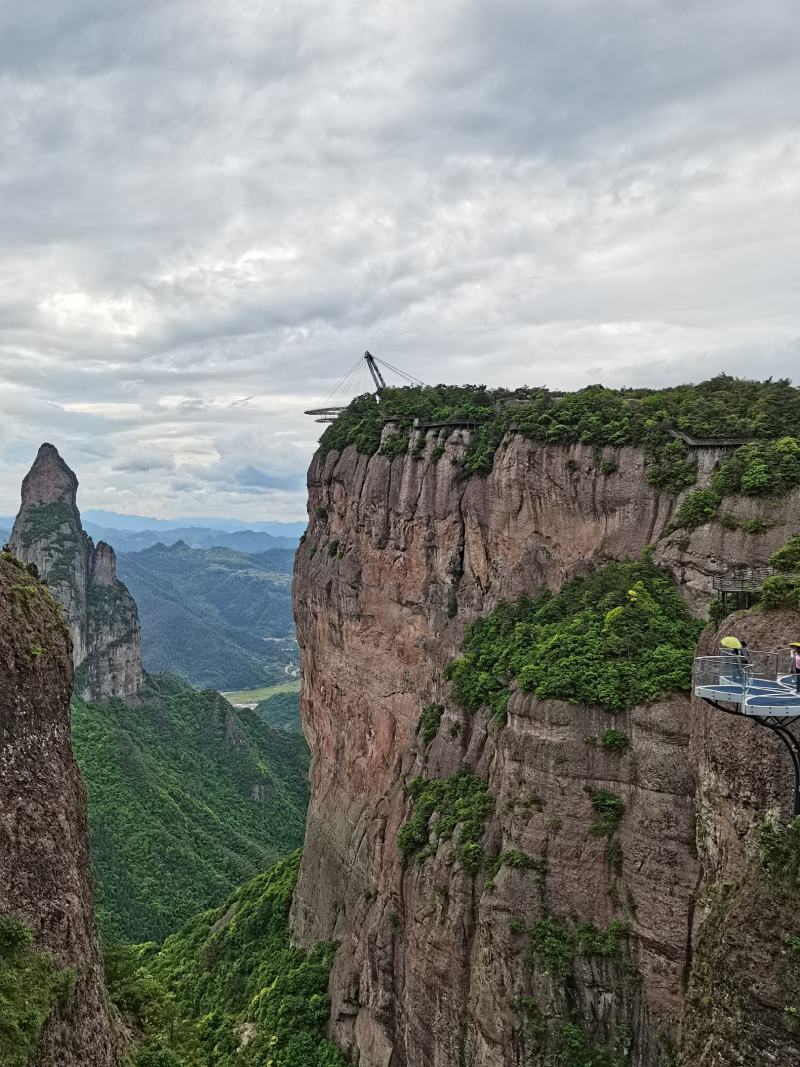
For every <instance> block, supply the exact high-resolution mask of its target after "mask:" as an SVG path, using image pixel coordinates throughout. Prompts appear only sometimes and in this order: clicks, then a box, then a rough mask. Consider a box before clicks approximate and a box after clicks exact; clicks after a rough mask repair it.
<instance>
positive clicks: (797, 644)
mask: <svg viewBox="0 0 800 1067" xmlns="http://www.w3.org/2000/svg"><path fill="white" fill-rule="evenodd" d="M789 648H800V641H790V642H789Z"/></svg>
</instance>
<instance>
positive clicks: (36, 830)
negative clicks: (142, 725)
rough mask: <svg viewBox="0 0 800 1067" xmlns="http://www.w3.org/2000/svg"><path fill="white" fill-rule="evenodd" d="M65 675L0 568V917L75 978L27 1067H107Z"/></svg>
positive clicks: (53, 623)
mask: <svg viewBox="0 0 800 1067" xmlns="http://www.w3.org/2000/svg"><path fill="white" fill-rule="evenodd" d="M72 673H73V667H72V647H71V641H70V637H69V633H68V631H67V628H66V627H65V625H64V622H63V620H62V617H61V613H60V611H59V609H58V607H57V605H56V603H55V601H54V600H53V598H52V597H51V596H50V594H49V593H48V591H47V590H46V589H45V588H44V587H43V586H42V585H40V584H39V583H38V582H36V581H35V580H34V579H33V578H32V577H31V576H30V575H29V574H28V573H27V571H26V570H25V569H24V568H22V566H21V565H20V564H18V563H16V562H11V561H10V560H8V559H0V914H3V915H11V916H13V917H14V918H16V919H18V920H19V921H21V922H23V923H25V924H26V925H27V926H28V927H30V929H31V930H32V932H33V938H34V946H35V947H36V948H38V949H45V950H47V951H49V952H50V953H52V955H53V957H54V958H55V960H56V962H57V964H58V966H59V967H60V968H73V969H74V973H75V984H74V987H73V989H72V992H71V993H70V994H69V995H68V997H67V998H66V1000H65V1002H63V1003H61V1004H59V1005H57V1006H56V1008H55V1010H54V1011H53V1013H52V1014H51V1016H50V1017H49V1019H48V1020H47V1022H46V1023H45V1025H44V1029H43V1030H42V1032H41V1035H40V1037H39V1041H38V1043H37V1045H36V1051H35V1054H34V1059H33V1064H34V1065H35V1067H111V1065H113V1064H115V1063H116V1062H117V1059H116V1056H115V1054H114V1045H113V1041H112V1028H111V1024H110V1021H109V1009H108V1004H107V1000H106V993H105V987H104V980H103V969H102V964H101V960H100V952H99V948H98V940H97V931H96V928H95V920H94V893H93V887H92V879H91V873H90V866H89V838H88V829H87V823H86V798H85V794H84V788H83V782H82V779H81V775H80V771H79V770H78V766H77V764H76V763H75V760H74V758H73V755H72V746H71V741H70V720H69V698H70V694H71V690H72ZM0 1058H2V1057H0Z"/></svg>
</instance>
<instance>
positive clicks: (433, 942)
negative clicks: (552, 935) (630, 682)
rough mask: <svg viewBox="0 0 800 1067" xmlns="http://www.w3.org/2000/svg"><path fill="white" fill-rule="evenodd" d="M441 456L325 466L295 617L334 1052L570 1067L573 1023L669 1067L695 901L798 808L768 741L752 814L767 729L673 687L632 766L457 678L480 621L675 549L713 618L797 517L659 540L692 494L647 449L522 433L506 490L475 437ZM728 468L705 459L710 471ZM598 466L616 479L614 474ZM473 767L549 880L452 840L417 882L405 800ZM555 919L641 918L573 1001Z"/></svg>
mask: <svg viewBox="0 0 800 1067" xmlns="http://www.w3.org/2000/svg"><path fill="white" fill-rule="evenodd" d="M436 444H437V441H436V440H435V435H433V434H431V435H429V439H428V441H427V443H426V448H425V451H424V453H423V455H422V457H421V458H413V457H411V456H406V457H402V458H400V459H397V460H395V461H393V462H390V461H389V460H388V459H386V458H384V457H381V456H373V457H371V458H367V457H364V456H360V455H358V454H357V453H356V452H355V450H354V449H352V448H350V449H347V450H346V451H345V452H344V453H343V454H341V455H339V454H337V453H331V454H329V455H328V456H327V457H325V458H324V459H323V458H321V457H317V458H316V459H315V460H314V462H313V463H312V466H311V469H310V472H309V512H310V516H311V519H310V525H309V530H308V534H307V537H306V539H305V542H304V544H303V545H302V546H301V548H300V550H299V552H298V555H297V562H296V571H295V583H294V600H295V613H296V619H297V626H298V638H299V641H300V646H301V652H302V668H303V694H302V706H303V720H304V727H305V731H306V735H307V737H308V740H309V742H310V745H311V750H312V769H311V785H312V799H311V807H310V811H309V820H308V828H307V835H306V845H305V851H304V856H303V864H302V869H301V875H300V880H299V884H298V888H297V892H296V896H295V902H294V909H293V922H294V929H295V931H296V934H297V936H298V938H299V939H300V940H301V941H302V942H304V943H306V944H310V943H312V942H313V941H314V940H316V939H319V938H323V939H333V940H336V941H338V942H339V943H340V948H339V952H338V954H337V957H336V962H335V965H334V970H333V973H332V976H331V994H332V1021H331V1033H332V1036H333V1038H334V1039H335V1040H336V1041H338V1042H339V1043H340V1044H341V1046H342V1047H343V1048H344V1049H346V1050H347V1051H348V1052H349V1053H350V1054H351V1056H352V1057H353V1062H354V1063H356V1064H359V1065H361V1067H411V1065H414V1067H428V1065H431V1067H445V1065H447V1067H451V1065H463V1067H501V1065H502V1067H513V1065H518V1067H522V1065H523V1064H529V1063H547V1062H550V1060H549V1059H547V1058H546V1057H548V1056H552V1054H553V1047H552V1045H551V1035H552V1033H554V1032H555V1031H556V1030H558V1029H559V1028H560V1029H561V1030H562V1031H563V1029H564V1026H566V1025H567V1024H569V1023H570V1020H573V1019H574V1020H577V1021H578V1022H581V1023H583V1024H585V1025H586V1026H587V1028H588V1029H590V1030H591V1031H592V1032H593V1033H595V1034H597V1035H599V1036H600V1037H601V1038H602V1037H603V1036H604V1035H606V1036H610V1035H611V1034H612V1033H613V1034H617V1035H618V1034H619V1033H626V1034H627V1035H628V1036H627V1038H626V1045H625V1055H626V1056H627V1057H628V1058H627V1059H626V1062H630V1063H632V1064H642V1065H651V1064H652V1065H654V1064H658V1063H662V1062H663V1063H667V1062H668V1060H667V1058H666V1057H667V1056H668V1055H671V1054H672V1053H671V1052H670V1049H671V1048H672V1047H674V1046H675V1045H676V1044H677V1042H678V1041H679V1038H680V1032H681V1024H682V1021H683V1018H684V1011H685V998H686V992H687V988H688V985H689V981H690V973H691V961H692V951H693V943H694V939H695V937H696V933H697V930H698V929H699V928H700V926H701V919H702V917H703V915H702V914H701V912H702V909H698V905H697V901H698V887H699V886H701V885H704V884H705V883H706V882H709V881H714V880H715V879H718V878H720V877H724V876H725V872H727V871H728V870H729V869H730V870H732V871H734V870H735V871H739V870H741V868H742V864H743V863H744V858H745V844H744V842H745V841H746V839H747V834H748V832H749V831H750V830H751V829H752V826H753V821H754V817H755V813H756V812H760V813H762V814H763V811H764V810H765V809H767V808H769V807H770V805H772V807H773V809H774V808H775V807H776V806H777V807H780V806H781V804H782V803H783V802H784V799H785V797H784V795H783V792H784V791H783V790H782V787H780V786H778V785H774V786H770V785H768V784H766V780H765V778H764V774H765V773H769V774H770V775H772V777H771V778H770V779H769V781H770V782H776V783H777V782H780V783H783V782H784V781H785V775H786V767H785V764H784V762H783V755H782V753H781V751H780V748H779V747H778V746H776V743H775V741H774V739H773V738H771V737H769V736H765V737H759V738H758V739H757V744H758V746H759V748H758V751H759V752H760V753H761V757H760V764H759V768H760V769H759V772H758V774H756V773H754V772H752V770H751V772H750V773H749V774H748V775H747V776H746V781H747V783H748V786H747V789H746V792H747V798H746V799H745V800H744V802H743V801H742V798H741V796H740V795H739V793H738V789H737V785H736V783H738V782H739V779H738V778H737V777H736V775H737V773H738V766H739V765H740V764H742V763H744V762H746V753H747V752H748V751H750V750H751V748H750V746H751V744H752V740H753V739H752V737H751V733H752V727H751V724H748V723H746V722H744V723H738V722H734V724H733V727H731V728H729V729H728V730H727V732H725V731H723V730H721V729H720V728H719V725H718V724H717V723H716V722H715V721H713V720H709V718H708V715H707V713H706V711H705V708H704V706H703V705H700V706H696V705H695V704H693V703H692V702H690V701H689V699H688V697H683V696H681V695H676V696H673V697H671V698H669V699H666V700H664V701H662V702H661V703H659V704H656V705H653V706H650V707H647V708H639V709H634V710H633V711H632V712H631V713H629V714H628V715H626V716H624V717H622V718H620V717H618V719H617V724H619V723H620V722H621V721H622V719H624V725H619V729H621V730H623V731H624V732H626V733H627V734H628V735H629V737H630V738H631V745H630V748H629V750H628V751H627V752H626V753H624V754H623V755H619V754H613V753H609V752H607V751H605V750H603V749H602V748H598V747H595V746H591V745H587V743H586V740H585V739H586V738H587V737H592V736H595V737H596V736H597V735H598V734H601V733H602V732H603V730H604V729H606V728H607V726H608V723H609V716H608V714H607V713H604V712H602V711H601V710H599V709H597V708H591V707H580V706H577V707H576V706H573V705H566V704H562V703H559V702H555V701H548V702H537V701H536V700H534V699H533V698H531V697H530V696H527V695H523V694H516V695H515V696H513V697H512V701H511V705H510V714H509V720H508V723H507V724H506V725H505V726H503V727H500V726H498V725H497V724H495V723H492V722H487V720H486V718H485V717H483V716H479V715H476V716H474V717H470V716H468V715H466V714H465V713H463V712H462V711H460V710H459V709H458V708H457V707H456V706H455V705H453V704H452V702H449V701H448V691H447V685H446V683H445V682H444V680H443V668H444V666H445V665H446V663H447V662H448V661H449V660H451V659H452V658H454V657H455V656H457V655H458V653H459V650H460V647H461V640H462V636H463V629H464V625H465V624H466V623H467V622H469V621H470V620H472V619H474V618H475V617H476V616H478V615H480V614H483V613H485V612H487V611H490V610H491V609H492V608H493V607H494V606H496V604H497V603H498V602H499V601H501V600H505V599H509V598H513V597H515V596H517V595H518V594H520V593H522V592H525V593H535V592H536V591H537V590H539V589H540V588H542V587H544V586H546V587H549V588H551V589H557V588H559V587H560V586H561V585H562V584H563V582H564V580H565V579H566V578H568V577H569V576H571V575H573V574H575V573H577V572H580V570H581V569H583V568H587V567H591V566H592V565H594V564H596V563H597V562H598V561H601V560H603V559H607V558H620V557H625V556H636V555H638V553H639V552H640V551H641V550H642V548H643V547H644V546H645V545H647V544H649V543H653V542H656V541H659V538H661V540H660V542H659V544H658V548H657V553H656V555H657V558H658V559H660V560H661V562H663V563H664V565H666V566H668V567H669V568H670V569H671V571H672V573H673V574H674V575H675V577H676V579H677V580H678V582H679V583H680V584H681V586H682V588H683V590H684V591H685V593H686V596H687V599H688V600H689V602H690V603H692V604H695V605H700V606H703V605H705V604H707V603H708V600H709V599H710V593H711V588H710V587H711V576H712V575H713V574H714V573H717V572H718V570H719V569H720V568H721V567H723V566H724V565H725V564H726V563H730V562H739V561H742V562H744V561H748V562H753V561H757V560H761V559H766V557H767V556H768V555H769V553H770V552H771V551H773V550H774V548H775V547H777V545H778V544H780V543H781V542H782V540H785V521H786V518H787V513H786V508H787V507H789V506H790V505H789V504H787V502H783V504H782V505H781V507H782V508H783V509H784V510H783V512H781V515H782V517H783V520H784V526H783V527H780V528H776V532H775V533H774V534H772V535H768V536H767V537H762V538H760V539H756V538H749V539H744V540H743V539H742V538H743V537H744V535H742V536H741V537H740V540H741V544H740V543H738V542H737V543H736V544H735V545H733V544H729V545H723V544H721V543H720V540H719V538H722V537H725V536H726V535H725V534H724V532H718V533H717V534H714V535H709V534H708V533H707V532H704V530H702V529H701V530H700V531H698V532H696V533H695V534H693V535H692V536H691V537H690V538H686V537H685V536H683V537H681V536H679V535H670V536H668V537H663V536H662V534H663V531H664V528H665V526H666V524H667V523H668V520H669V519H670V517H671V515H672V513H673V511H674V507H675V503H676V501H675V498H674V497H673V496H671V495H669V494H665V493H663V492H660V491H659V490H658V489H656V488H655V487H653V486H651V485H650V484H649V483H648V481H647V477H646V472H645V464H644V458H643V456H642V455H641V454H640V453H638V452H637V451H635V450H633V449H619V450H610V449H609V450H606V454H605V455H603V456H598V455H596V454H595V451H594V450H593V449H591V448H588V447H582V446H575V447H572V448H566V447H554V446H553V447H542V446H537V445H534V444H532V443H530V442H527V441H525V440H523V439H521V438H514V439H512V441H511V443H510V445H509V447H507V448H506V449H504V450H501V452H500V453H499V454H498V457H497V458H496V461H495V467H494V470H493V472H492V474H491V475H490V476H489V477H487V478H468V477H466V476H465V475H464V474H463V472H462V470H461V469H460V468H459V467H458V466H457V465H455V464H454V463H453V462H452V459H453V458H454V457H456V456H458V454H459V453H460V452H461V451H462V449H463V445H464V442H463V440H462V438H461V434H460V433H459V432H456V433H454V434H452V435H451V436H450V438H449V439H448V441H447V442H446V449H445V452H444V455H443V456H442V457H441V458H439V460H438V462H434V456H433V455H432V453H433V449H434V446H435V445H436ZM719 458H721V456H715V455H713V454H709V455H708V456H705V457H702V460H703V461H702V463H701V475H702V478H707V476H708V474H709V472H710V471H711V470H712V469H713V465H714V463H715V462H717V461H718V459H719ZM603 459H609V460H613V461H614V463H615V464H616V466H617V470H616V471H615V472H614V473H612V474H608V475H605V474H603V473H602V468H601V463H602V460H603ZM790 503H791V502H790ZM796 506H797V502H796V501H794V503H792V504H791V507H794V508H796ZM776 507H777V506H776ZM773 510H775V509H773ZM777 510H778V511H780V508H778V509H777ZM789 517H790V518H791V515H789ZM737 536H738V535H737ZM713 537H716V538H717V541H716V542H714V543H713V544H712V543H711V541H710V540H709V538H712V539H713ZM700 563H702V566H700V565H699V564H700ZM432 702H440V703H442V704H444V705H446V711H445V715H444V719H443V722H442V726H441V728H440V729H439V732H438V735H437V737H436V739H435V740H434V742H433V743H432V745H431V746H430V748H429V749H428V750H425V749H424V748H423V746H422V745H421V743H420V742H419V741H418V739H417V737H416V731H417V726H418V722H419V718H420V713H421V711H422V709H423V707H425V706H426V705H428V704H430V703H432ZM459 770H467V771H469V772H471V773H473V774H476V775H479V776H480V777H482V778H484V779H485V780H486V781H488V785H489V791H490V793H491V794H492V796H493V797H494V813H493V815H492V816H491V818H490V819H489V821H488V824H487V830H486V835H485V843H486V845H487V851H490V852H492V853H495V854H496V853H502V852H503V851H509V850H522V851H524V852H525V853H526V854H528V855H530V856H534V857H538V858H539V859H540V860H541V861H542V864H541V866H540V869H539V872H538V875H537V872H536V871H534V870H529V869H514V868H513V867H511V866H505V867H502V868H501V869H500V871H499V873H498V874H497V876H496V877H495V878H494V880H493V884H492V885H490V887H489V888H487V887H486V886H485V885H484V881H485V874H484V875H481V874H478V875H474V874H472V873H470V872H468V871H465V870H463V869H462V868H461V867H460V865H459V864H458V863H455V864H454V863H453V857H452V846H451V845H450V844H448V843H444V844H442V845H441V846H440V847H439V848H438V850H437V851H436V852H435V854H434V855H432V856H430V857H429V858H427V859H426V860H425V862H424V863H422V864H414V863H413V862H412V863H409V862H408V861H407V860H405V861H404V859H403V857H402V856H401V853H400V851H399V849H398V847H397V842H396V837H397V833H398V830H399V828H400V827H401V825H402V824H403V823H404V821H405V820H406V819H407V817H408V802H407V798H406V795H405V793H404V790H403V785H404V783H405V782H406V781H408V780H409V779H410V778H412V777H414V776H415V775H419V774H423V775H424V776H425V777H444V776H447V775H449V774H452V773H454V772H456V771H459ZM599 789H608V790H609V791H612V792H614V793H615V794H616V795H619V796H620V797H621V798H622V799H623V800H624V802H625V805H626V816H625V819H624V820H623V822H622V824H621V828H620V836H619V846H620V848H619V852H618V853H617V854H615V855H614V856H611V857H609V855H608V854H607V850H606V848H605V843H604V841H603V839H601V838H598V837H597V836H595V835H593V834H591V833H590V832H589V828H590V826H591V824H592V823H593V822H594V821H595V815H594V813H593V811H592V808H591V803H590V799H589V796H588V794H591V793H593V792H594V791H596V790H599ZM748 798H749V799H748ZM748 804H749V806H750V809H751V810H750V811H749V813H748V810H745V809H747V808H748ZM701 816H702V826H701V827H700V829H698V825H699V823H698V819H699V818H700V817H701ZM545 865H546V870H547V873H546V876H544V877H542V874H541V871H542V870H543V869H544V866H545ZM545 914H548V915H554V916H556V917H557V918H559V919H563V920H565V921H567V920H569V921H573V922H575V921H577V922H580V923H592V924H594V926H595V927H597V928H598V929H605V928H607V927H608V925H609V923H610V922H612V921H613V920H614V919H622V920H623V921H624V922H625V923H626V924H627V929H628V932H629V934H628V937H627V939H626V944H627V948H626V956H625V958H624V960H622V961H619V960H609V959H585V960H580V961H578V962H576V964H575V973H574V981H573V985H572V988H571V989H570V990H569V991H568V994H565V993H564V992H563V991H559V990H558V989H556V987H555V984H554V983H553V982H552V980H551V978H550V977H548V976H547V975H543V974H542V973H540V972H539V971H537V970H536V968H534V967H532V965H531V958H530V954H529V951H528V948H527V944H526V939H525V937H524V936H522V935H521V934H520V933H519V932H517V931H519V930H520V929H521V927H522V925H526V926H529V925H530V924H531V923H533V922H536V921H537V919H539V918H541V917H542V916H543V915H545ZM746 980H747V979H746V976H745V977H743V979H742V981H746ZM532 1004H536V1005H537V1011H538V1010H541V1008H542V1006H544V1010H545V1013H546V1015H547V1017H546V1018H545V1019H544V1020H543V1021H542V1020H541V1019H540V1020H538V1021H537V1020H536V1019H532V1018H531V1013H530V1011H529V1010H527V1009H526V1005H527V1006H528V1007H529V1006H530V1005H532ZM708 1062H709V1063H711V1062H714V1063H720V1064H721V1063H723V1062H728V1061H723V1060H709V1061H708ZM731 1062H733V1061H731ZM737 1062H738V1061H737ZM741 1062H749V1061H745V1060H743V1061H741Z"/></svg>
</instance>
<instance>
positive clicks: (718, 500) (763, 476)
mask: <svg viewBox="0 0 800 1067" xmlns="http://www.w3.org/2000/svg"><path fill="white" fill-rule="evenodd" d="M798 485H800V440H798V439H797V438H796V437H781V438H779V439H778V440H777V441H757V442H753V443H752V444H749V445H742V447H741V448H737V449H736V451H735V452H734V453H733V455H732V456H730V457H729V458H728V459H726V460H725V462H724V463H723V464H722V465H721V466H720V468H719V470H718V471H716V472H715V473H714V475H713V476H712V478H711V481H710V482H709V484H708V486H707V487H706V488H705V489H698V490H696V491H695V492H694V493H690V494H689V496H687V497H686V499H685V500H684V501H683V503H682V504H681V506H680V507H679V508H678V510H677V511H676V512H675V518H674V519H673V520H672V523H671V526H672V528H677V527H683V528H684V529H687V530H688V529H693V528H694V527H695V526H702V525H703V523H706V522H710V521H711V520H712V519H713V518H714V517H715V516H716V514H717V512H718V511H719V509H720V505H721V504H722V501H723V500H724V499H725V497H726V496H754V497H762V496H778V495H780V494H781V493H785V492H787V491H788V490H790V489H794V488H795V487H796V486H798ZM750 526H751V529H750V532H751V533H760V532H762V525H761V524H760V523H759V520H757V519H753V520H751V522H750ZM744 528H745V529H747V524H745V526H744ZM763 529H766V527H763Z"/></svg>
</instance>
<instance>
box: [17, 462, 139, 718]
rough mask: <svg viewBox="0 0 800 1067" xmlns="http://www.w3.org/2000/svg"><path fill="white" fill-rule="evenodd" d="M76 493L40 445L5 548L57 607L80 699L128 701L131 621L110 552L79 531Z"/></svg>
mask: <svg viewBox="0 0 800 1067" xmlns="http://www.w3.org/2000/svg"><path fill="white" fill-rule="evenodd" d="M77 489H78V479H77V478H76V477H75V475H74V473H73V472H72V471H71V470H70V469H69V467H68V466H67V465H66V463H64V461H63V460H62V458H61V457H60V456H59V454H58V452H57V450H56V449H55V448H54V447H53V446H52V445H50V444H44V445H42V447H41V448H40V449H39V453H38V455H37V457H36V460H35V462H34V464H33V466H32V467H31V469H30V471H29V472H28V474H27V475H26V476H25V479H24V481H23V483H22V506H21V507H20V511H19V514H18V515H17V518H16V521H15V522H14V529H13V531H12V534H11V542H10V544H11V550H12V551H13V552H14V553H15V554H16V555H17V556H18V557H19V558H20V559H22V560H23V561H24V562H25V563H33V564H35V565H36V567H37V568H38V571H39V574H40V575H41V577H42V578H44V579H45V580H46V581H47V583H48V585H49V587H50V589H51V591H52V593H53V596H54V597H55V598H56V600H57V601H58V602H59V604H60V605H61V608H62V611H63V612H64V618H65V619H66V621H67V625H68V626H69V629H70V634H71V635H72V642H73V657H74V662H75V666H76V667H78V668H80V670H79V672H78V676H77V677H78V689H79V690H80V692H81V695H82V696H84V697H86V698H87V699H91V700H108V699H110V698H111V697H120V698H122V699H125V700H131V699H135V697H136V695H137V693H138V692H139V691H140V690H141V688H142V685H143V683H144V672H143V670H142V657H141V638H140V633H139V615H138V612H137V610H136V605H135V603H134V601H133V599H132V597H131V596H130V594H129V593H128V590H127V589H126V588H125V586H124V585H123V584H122V583H121V582H120V581H118V580H117V577H116V558H115V556H114V550H113V549H112V548H111V546H110V545H107V544H105V543H104V542H102V541H101V542H100V543H99V544H98V545H97V547H95V546H94V544H93V542H92V539H91V538H90V537H89V536H88V535H87V534H86V533H84V531H83V527H82V526H81V517H80V513H79V511H78V508H77V504H76V494H77Z"/></svg>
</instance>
